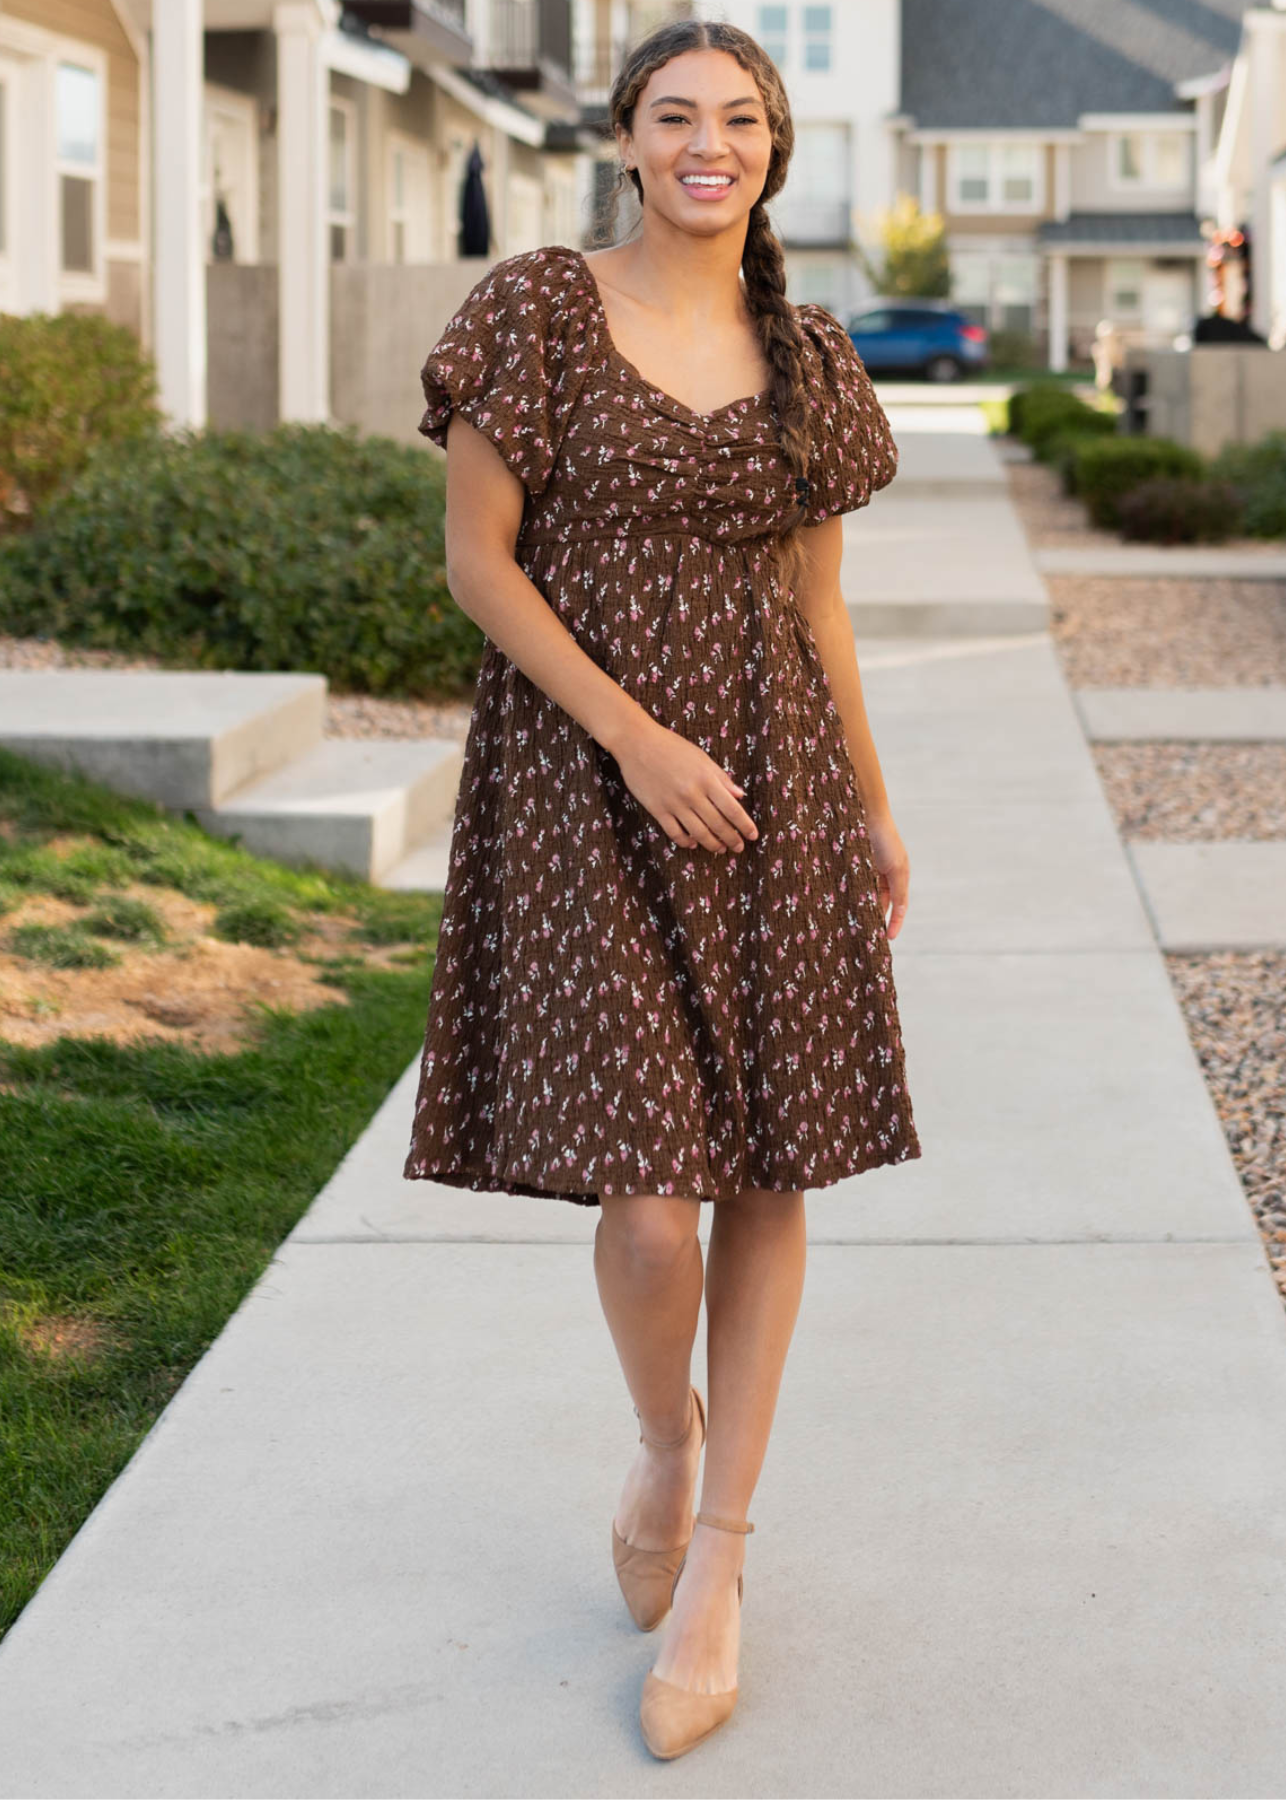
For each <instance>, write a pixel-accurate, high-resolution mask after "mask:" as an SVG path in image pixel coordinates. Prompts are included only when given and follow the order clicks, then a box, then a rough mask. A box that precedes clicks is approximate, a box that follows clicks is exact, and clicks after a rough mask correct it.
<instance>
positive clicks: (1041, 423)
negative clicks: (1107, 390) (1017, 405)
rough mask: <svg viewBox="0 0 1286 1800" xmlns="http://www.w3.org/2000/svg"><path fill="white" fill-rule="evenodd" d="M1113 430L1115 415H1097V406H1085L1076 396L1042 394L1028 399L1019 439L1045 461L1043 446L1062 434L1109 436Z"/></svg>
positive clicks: (1106, 413)
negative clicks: (1085, 432) (1092, 433)
mask: <svg viewBox="0 0 1286 1800" xmlns="http://www.w3.org/2000/svg"><path fill="white" fill-rule="evenodd" d="M1115 430H1116V414H1115V413H1114V412H1100V411H1099V409H1098V408H1097V407H1095V406H1087V405H1086V404H1085V402H1084V401H1083V400H1078V399H1077V397H1076V395H1075V394H1069V393H1066V392H1063V393H1058V394H1052V393H1042V394H1033V395H1031V396H1030V397H1029V398H1028V401H1027V405H1026V407H1025V408H1024V410H1023V425H1022V430H1021V432H1020V433H1019V436H1020V437H1021V438H1022V439H1023V441H1024V443H1027V444H1030V445H1031V448H1032V452H1033V454H1034V455H1035V456H1036V457H1037V458H1038V459H1039V460H1041V461H1044V460H1045V457H1046V445H1047V444H1048V443H1049V442H1050V440H1051V439H1053V438H1056V437H1059V436H1061V435H1062V434H1063V433H1064V432H1067V431H1087V432H1091V431H1092V432H1099V433H1103V434H1110V433H1113V432H1115Z"/></svg>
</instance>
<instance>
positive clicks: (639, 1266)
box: [594, 1194, 703, 1550]
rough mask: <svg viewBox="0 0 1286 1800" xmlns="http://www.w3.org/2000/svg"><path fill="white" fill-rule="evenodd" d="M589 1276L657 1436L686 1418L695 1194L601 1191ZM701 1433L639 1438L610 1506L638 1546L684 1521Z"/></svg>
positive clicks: (670, 1535) (694, 1313) (644, 1419)
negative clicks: (649, 1440)
mask: <svg viewBox="0 0 1286 1800" xmlns="http://www.w3.org/2000/svg"><path fill="white" fill-rule="evenodd" d="M599 1205H600V1207H601V1212H600V1216H599V1221H598V1228H597V1230H596V1232H595V1235H594V1275H595V1279H596V1280H597V1282H598V1292H599V1298H600V1300H601V1301H602V1305H603V1312H604V1315H605V1317H606V1319H607V1324H608V1329H609V1330H610V1332H611V1334H612V1341H613V1343H614V1344H615V1345H616V1354H617V1356H618V1357H619V1358H620V1363H621V1368H622V1370H623V1372H624V1375H625V1384H626V1386H627V1387H628V1388H629V1390H630V1393H631V1395H632V1396H633V1399H634V1404H635V1405H636V1406H637V1407H638V1409H639V1423H640V1425H641V1427H642V1428H643V1430H645V1431H646V1432H647V1434H648V1436H649V1437H653V1438H661V1439H663V1440H665V1441H666V1442H670V1441H671V1440H673V1439H675V1438H677V1437H679V1436H680V1435H681V1433H682V1432H683V1429H684V1427H685V1426H686V1425H687V1424H689V1422H690V1421H691V1415H692V1410H693V1405H692V1402H691V1400H690V1399H689V1394H688V1390H689V1388H690V1387H691V1384H692V1376H691V1370H692V1345H693V1341H694V1340H695V1338H696V1331H697V1319H698V1315H699V1313H700V1310H701V1287H702V1280H703V1272H702V1265H701V1244H700V1241H699V1240H698V1238H697V1225H698V1223H699V1221H700V1217H701V1206H700V1202H699V1201H698V1200H696V1199H689V1198H686V1197H682V1196H677V1195H671V1194H603V1195H600V1197H599ZM700 1456H701V1432H700V1430H699V1429H697V1428H695V1425H694V1428H693V1430H692V1431H691V1432H690V1433H689V1435H688V1438H687V1440H686V1442H684V1443H682V1444H680V1445H678V1446H677V1447H676V1448H674V1449H670V1450H661V1449H657V1448H655V1447H654V1446H653V1445H651V1444H640V1445H639V1446H638V1452H637V1455H636V1456H635V1459H634V1462H633V1464H632V1465H631V1467H630V1470H629V1473H628V1475H627V1476H626V1480H625V1487H624V1489H623V1491H622V1494H621V1498H620V1501H619V1502H618V1505H617V1509H616V1529H617V1530H618V1531H619V1532H620V1534H621V1536H622V1537H623V1538H624V1539H625V1541H626V1542H627V1543H629V1544H633V1545H635V1546H637V1547H638V1548H639V1549H640V1550H668V1549H670V1548H671V1547H672V1546H673V1545H674V1544H681V1543H682V1542H683V1541H684V1539H685V1538H686V1537H687V1535H688V1533H689V1532H690V1531H691V1529H692V1490H693V1486H694V1484H695V1481H696V1473H697V1465H698V1462H699V1460H700Z"/></svg>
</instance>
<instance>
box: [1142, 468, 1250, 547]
mask: <svg viewBox="0 0 1286 1800" xmlns="http://www.w3.org/2000/svg"><path fill="white" fill-rule="evenodd" d="M1118 513H1119V523H1120V530H1121V535H1122V537H1127V538H1139V539H1143V540H1145V541H1146V542H1148V543H1151V544H1217V543H1221V542H1222V541H1223V540H1224V539H1225V538H1230V537H1232V536H1233V534H1234V533H1235V532H1237V531H1238V530H1239V529H1240V526H1241V501H1240V498H1239V497H1238V494H1237V490H1236V489H1235V488H1234V487H1233V485H1232V483H1231V482H1228V481H1212V480H1210V479H1208V478H1207V479H1194V478H1193V477H1191V476H1187V475H1154V476H1152V477H1151V478H1150V479H1149V480H1147V481H1141V482H1139V483H1138V485H1137V486H1136V487H1132V488H1131V489H1130V491H1129V493H1128V494H1124V495H1122V497H1121V499H1120V502H1119V504H1118Z"/></svg>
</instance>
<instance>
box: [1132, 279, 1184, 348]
mask: <svg viewBox="0 0 1286 1800" xmlns="http://www.w3.org/2000/svg"><path fill="white" fill-rule="evenodd" d="M1192 293H1193V279H1192V270H1191V269H1145V270H1144V272H1143V329H1144V331H1145V332H1146V333H1147V339H1148V342H1149V343H1150V344H1155V345H1157V346H1158V347H1161V346H1163V345H1168V344H1169V343H1170V340H1171V339H1172V338H1175V337H1177V336H1178V335H1179V333H1180V332H1183V331H1191V330H1192V326H1193V303H1192Z"/></svg>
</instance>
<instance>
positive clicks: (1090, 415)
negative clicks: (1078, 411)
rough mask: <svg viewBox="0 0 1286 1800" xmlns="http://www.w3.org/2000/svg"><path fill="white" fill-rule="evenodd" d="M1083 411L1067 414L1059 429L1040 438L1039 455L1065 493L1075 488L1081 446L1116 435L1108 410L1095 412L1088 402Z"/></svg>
mask: <svg viewBox="0 0 1286 1800" xmlns="http://www.w3.org/2000/svg"><path fill="white" fill-rule="evenodd" d="M1084 413H1085V417H1084V418H1083V419H1074V418H1069V419H1068V420H1067V422H1066V423H1065V424H1064V425H1063V426H1062V427H1061V428H1060V429H1059V430H1058V431H1054V432H1051V433H1050V435H1049V436H1048V437H1042V438H1041V440H1040V449H1039V451H1038V453H1037V455H1038V459H1039V461H1041V462H1043V463H1048V464H1049V466H1050V467H1051V468H1052V469H1055V470H1056V471H1057V472H1058V475H1059V478H1060V479H1061V481H1062V484H1063V492H1064V493H1065V494H1074V493H1075V492H1076V465H1077V461H1078V458H1079V457H1080V453H1081V448H1082V446H1083V445H1085V444H1094V443H1097V442H1099V440H1100V439H1102V438H1107V437H1115V436H1116V435H1117V433H1116V420H1115V418H1114V417H1113V415H1112V414H1111V413H1103V412H1095V411H1094V409H1093V407H1090V406H1087V407H1085V408H1084Z"/></svg>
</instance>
